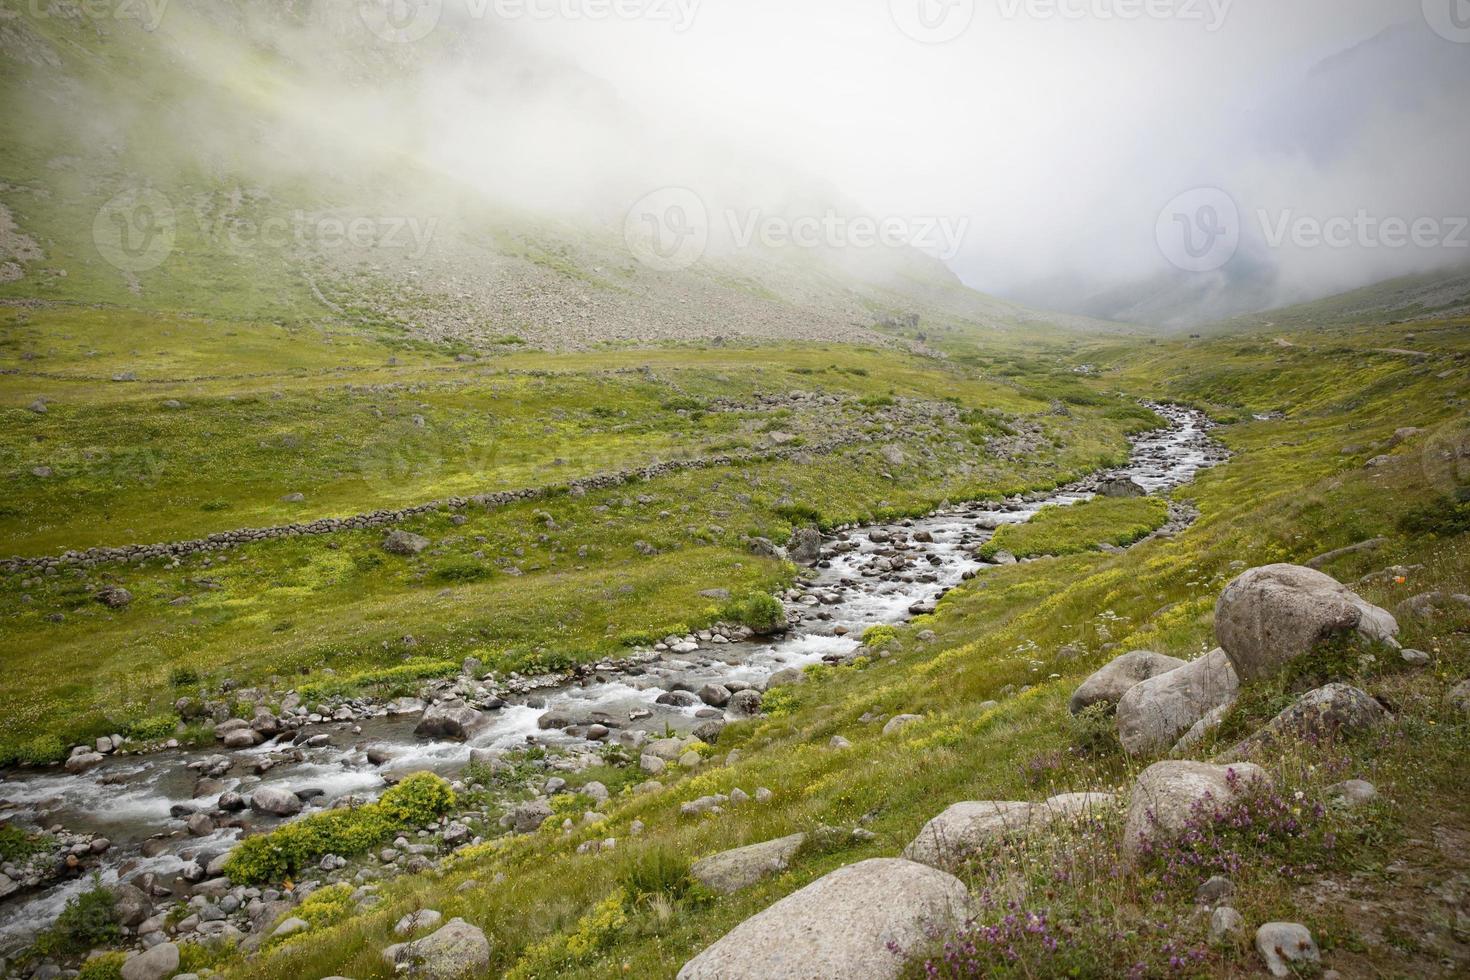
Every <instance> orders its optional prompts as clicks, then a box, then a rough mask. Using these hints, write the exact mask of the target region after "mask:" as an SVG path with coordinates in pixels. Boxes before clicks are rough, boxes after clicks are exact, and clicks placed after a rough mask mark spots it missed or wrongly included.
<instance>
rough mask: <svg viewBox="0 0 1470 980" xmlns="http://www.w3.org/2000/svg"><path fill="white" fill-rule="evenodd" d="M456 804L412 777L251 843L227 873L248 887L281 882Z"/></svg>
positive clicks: (428, 779) (429, 781) (434, 780)
mask: <svg viewBox="0 0 1470 980" xmlns="http://www.w3.org/2000/svg"><path fill="white" fill-rule="evenodd" d="M454 802H455V797H454V791H453V790H452V789H450V787H449V784H448V783H447V782H445V781H444V780H443V779H440V778H439V777H438V776H436V775H434V774H433V773H428V772H419V773H414V774H413V775H412V776H409V777H408V778H407V779H405V780H403V781H402V782H401V783H399V784H398V785H397V786H394V787H392V788H391V789H389V790H388V791H387V792H385V793H384V794H383V795H382V797H381V798H380V799H379V800H378V801H377V802H376V803H369V804H367V805H366V806H360V807H351V808H344V809H339V810H329V811H327V812H326V813H318V814H314V815H312V816H309V817H305V818H303V819H301V820H297V821H296V822H294V823H289V824H286V825H285V826H284V827H281V828H279V829H277V830H274V831H271V832H270V833H268V834H260V835H257V836H255V837H250V838H247V839H246V840H245V841H244V842H243V843H242V844H240V846H239V847H237V848H235V850H234V851H233V852H231V854H230V858H229V860H228V861H226V862H225V874H226V875H228V876H229V877H230V880H232V881H235V882H238V883H240V884H244V885H258V884H264V883H266V882H272V881H281V880H283V879H285V878H286V877H287V876H289V875H292V874H295V873H296V872H297V871H299V870H300V869H301V868H303V867H305V866H307V865H308V864H311V863H313V862H315V861H317V860H319V859H320V858H321V857H322V855H324V854H337V855H342V856H346V855H349V854H362V853H364V852H366V851H369V850H371V849H372V848H374V847H376V846H378V845H379V844H382V843H383V842H384V841H387V840H391V839H392V838H393V836H394V835H396V834H398V833H399V832H401V831H405V830H412V829H415V828H417V827H421V826H423V825H424V824H427V823H429V822H430V821H433V820H437V819H438V818H439V817H441V816H443V815H444V814H445V813H448V812H449V811H450V809H452V808H453V807H454Z"/></svg>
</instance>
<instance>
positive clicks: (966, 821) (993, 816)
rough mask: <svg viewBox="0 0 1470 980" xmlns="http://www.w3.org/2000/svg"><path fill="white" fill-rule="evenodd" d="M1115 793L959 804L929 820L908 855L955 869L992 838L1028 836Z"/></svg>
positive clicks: (1105, 802) (1108, 802)
mask: <svg viewBox="0 0 1470 980" xmlns="http://www.w3.org/2000/svg"><path fill="white" fill-rule="evenodd" d="M1115 803H1116V799H1115V797H1113V795H1112V794H1110V793H1067V794H1065V795H1062V796H1054V797H1052V798H1051V799H1049V800H1046V801H1044V802H1041V803H1018V802H1012V801H996V800H981V801H975V802H965V803H956V804H954V805H953V806H951V807H949V808H948V809H947V810H945V811H944V812H943V813H941V814H939V816H937V817H935V818H934V819H933V820H930V821H929V822H928V823H927V824H925V825H924V829H923V830H921V831H919V835H918V836H917V837H915V838H914V839H913V841H912V842H910V843H909V846H908V847H906V848H904V851H903V856H904V857H906V858H908V859H909V860H910V861H918V862H920V863H921V864H927V865H930V866H932V867H936V868H945V869H949V868H953V867H955V866H957V865H959V864H960V863H961V862H963V861H964V860H965V859H966V858H968V857H970V856H972V855H974V854H975V853H976V852H977V851H978V850H979V849H980V848H981V847H982V846H984V845H985V844H986V843H987V842H988V841H992V840H998V839H1000V838H1002V837H1006V836H1013V835H1018V834H1026V833H1030V832H1031V831H1034V830H1038V829H1040V828H1042V827H1046V826H1049V825H1051V824H1052V823H1054V822H1056V821H1058V820H1067V819H1073V818H1076V817H1079V816H1082V815H1085V814H1087V813H1088V812H1090V811H1092V810H1094V809H1102V808H1105V807H1110V806H1113V805H1114V804H1115Z"/></svg>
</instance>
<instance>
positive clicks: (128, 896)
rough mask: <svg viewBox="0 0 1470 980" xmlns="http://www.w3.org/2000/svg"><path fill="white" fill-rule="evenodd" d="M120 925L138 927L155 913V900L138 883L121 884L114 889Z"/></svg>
mask: <svg viewBox="0 0 1470 980" xmlns="http://www.w3.org/2000/svg"><path fill="white" fill-rule="evenodd" d="M112 899H113V907H114V909H116V911H117V922H118V925H122V926H127V927H128V928H129V929H133V928H136V927H137V926H138V925H139V924H140V923H142V922H143V920H145V919H147V918H148V916H150V915H152V914H153V900H152V899H150V898H149V897H148V894H147V893H146V892H144V891H143V889H141V888H139V887H138V886H137V885H129V884H121V885H118V886H117V887H116V888H114V889H113V890H112Z"/></svg>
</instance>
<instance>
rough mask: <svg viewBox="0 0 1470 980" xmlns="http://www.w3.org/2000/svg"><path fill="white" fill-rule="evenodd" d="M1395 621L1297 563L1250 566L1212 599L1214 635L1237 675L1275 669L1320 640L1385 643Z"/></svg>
mask: <svg viewBox="0 0 1470 980" xmlns="http://www.w3.org/2000/svg"><path fill="white" fill-rule="evenodd" d="M1398 631H1399V627H1398V623H1397V622H1396V621H1395V620H1394V618H1393V616H1392V615H1390V614H1389V612H1388V611H1387V610H1385V609H1380V608H1378V607H1377V606H1375V605H1372V604H1371V603H1369V602H1367V601H1365V600H1364V599H1363V598H1361V597H1360V596H1358V595H1357V594H1356V593H1354V592H1352V591H1350V590H1349V589H1348V588H1347V587H1346V586H1344V585H1343V584H1342V583H1340V582H1338V581H1337V580H1336V579H1334V578H1333V577H1332V576H1330V575H1326V574H1324V573H1322V572H1319V571H1316V570H1314V569H1310V568H1304V567H1302V566H1300V565H1265V566H1262V567H1261V568H1253V569H1251V570H1250V571H1248V572H1246V573H1245V574H1244V575H1242V576H1240V577H1239V578H1237V579H1236V580H1235V581H1233V582H1231V583H1230V584H1229V585H1227V586H1226V587H1225V590H1224V591H1223V592H1222V593H1220V598H1219V601H1217V602H1216V603H1215V636H1216V638H1217V639H1218V640H1219V641H1220V646H1221V647H1222V648H1223V649H1224V650H1225V653H1226V655H1227V656H1229V657H1230V661H1231V663H1232V664H1234V666H1235V672H1236V674H1237V675H1238V676H1239V677H1240V679H1241V680H1242V681H1246V682H1249V681H1254V680H1259V679H1261V678H1263V677H1269V676H1271V675H1272V674H1275V673H1276V672H1277V671H1279V670H1280V669H1281V668H1282V667H1284V666H1285V665H1286V664H1288V663H1290V662H1291V661H1292V660H1295V659H1296V658H1297V657H1300V656H1301V655H1302V654H1304V653H1307V652H1308V651H1310V650H1311V649H1312V648H1314V647H1315V646H1317V644H1319V643H1321V642H1322V641H1324V640H1328V639H1331V638H1333V637H1335V636H1342V635H1345V634H1351V633H1356V634H1357V635H1358V636H1360V637H1362V638H1363V639H1365V640H1368V641H1371V642H1375V643H1387V642H1389V641H1391V640H1393V638H1394V637H1395V636H1396V635H1397V634H1398Z"/></svg>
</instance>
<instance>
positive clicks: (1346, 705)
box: [1221, 684, 1390, 761]
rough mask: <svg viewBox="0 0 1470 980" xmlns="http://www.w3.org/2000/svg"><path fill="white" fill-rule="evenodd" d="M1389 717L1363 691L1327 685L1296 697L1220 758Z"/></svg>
mask: <svg viewBox="0 0 1470 980" xmlns="http://www.w3.org/2000/svg"><path fill="white" fill-rule="evenodd" d="M1389 717H1390V716H1389V713H1388V710H1387V709H1385V708H1384V707H1383V705H1381V704H1379V703H1378V701H1377V700H1376V699H1375V698H1373V697H1372V696H1371V695H1369V694H1367V693H1366V692H1364V691H1360V690H1358V689H1357V688H1356V687H1353V686H1351V685H1349V684H1328V685H1327V686H1326V687H1319V688H1317V689H1316V690H1315V691H1308V692H1307V693H1306V694H1303V695H1302V696H1301V697H1299V698H1297V699H1296V701H1295V702H1294V703H1293V704H1292V705H1291V706H1290V707H1289V708H1287V709H1286V710H1285V711H1283V712H1281V714H1279V715H1277V716H1276V717H1275V718H1272V719H1271V720H1270V721H1268V722H1267V723H1266V724H1265V726H1264V727H1262V728H1261V730H1260V731H1258V732H1256V733H1255V734H1254V735H1251V736H1250V737H1249V738H1247V739H1245V740H1244V741H1243V742H1241V743H1240V744H1238V745H1236V746H1235V747H1234V748H1233V749H1231V750H1230V751H1229V752H1228V753H1226V754H1225V755H1224V756H1223V757H1222V759H1221V761H1229V760H1232V759H1248V758H1250V757H1252V756H1254V755H1256V754H1258V753H1259V752H1261V751H1263V750H1265V749H1269V748H1271V747H1272V746H1274V745H1276V744H1277V743H1278V742H1280V741H1281V740H1282V739H1283V738H1300V739H1307V740H1309V741H1313V742H1317V741H1327V740H1330V739H1332V738H1335V737H1336V736H1337V735H1338V734H1339V733H1341V732H1354V731H1362V730H1363V729H1367V728H1372V727H1373V726H1374V725H1376V724H1378V723H1379V722H1381V721H1384V720H1386V719H1387V718H1389Z"/></svg>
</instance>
